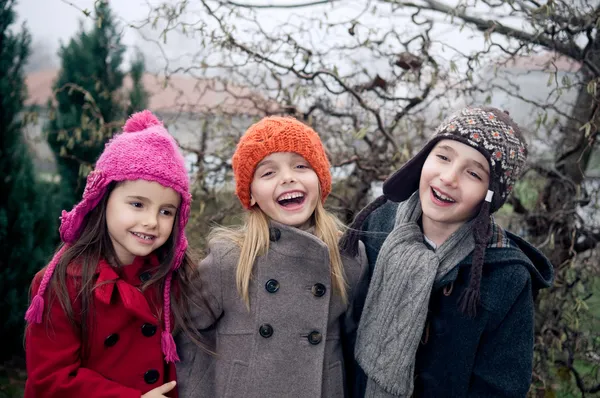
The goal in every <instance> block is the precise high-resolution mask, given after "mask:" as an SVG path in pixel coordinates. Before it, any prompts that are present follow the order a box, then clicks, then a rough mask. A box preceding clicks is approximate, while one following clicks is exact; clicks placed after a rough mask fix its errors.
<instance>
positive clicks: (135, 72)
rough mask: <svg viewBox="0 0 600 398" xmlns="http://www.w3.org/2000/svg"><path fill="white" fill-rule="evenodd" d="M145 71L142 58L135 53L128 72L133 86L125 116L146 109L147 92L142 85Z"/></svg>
mask: <svg viewBox="0 0 600 398" xmlns="http://www.w3.org/2000/svg"><path fill="white" fill-rule="evenodd" d="M145 71H146V63H145V61H144V56H143V55H142V54H141V53H137V56H136V58H135V60H134V61H133V62H132V63H131V69H130V71H129V75H130V76H131V82H132V85H133V86H132V88H131V91H130V92H129V106H128V107H127V114H129V115H131V114H132V113H134V112H138V111H141V110H144V109H146V108H147V107H148V92H147V91H146V89H145V87H144V83H143V77H144V72H145Z"/></svg>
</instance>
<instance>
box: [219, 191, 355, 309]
mask: <svg viewBox="0 0 600 398" xmlns="http://www.w3.org/2000/svg"><path fill="white" fill-rule="evenodd" d="M312 218H313V222H314V225H315V236H316V237H317V238H319V239H321V240H322V241H323V242H324V243H325V245H326V246H327V248H328V249H329V259H330V262H331V264H330V266H331V267H330V270H331V282H332V285H333V291H334V292H335V293H336V294H339V295H340V297H341V298H342V301H343V302H344V303H347V302H348V293H347V290H346V277H345V273H344V265H343V264H342V257H341V255H340V250H339V247H338V241H339V231H341V229H342V228H344V224H343V223H342V222H341V221H340V220H339V219H338V218H337V217H336V216H335V215H333V214H331V213H330V212H328V211H327V210H325V208H324V207H323V204H322V203H321V201H317V206H316V207H315V211H314V213H313V215H312ZM208 239H209V241H213V240H223V239H226V240H230V241H233V242H234V243H235V244H237V245H238V246H239V247H240V249H241V250H240V258H239V260H238V263H237V269H236V275H235V281H236V286H237V290H238V293H239V295H240V297H241V298H242V300H243V301H244V303H245V304H246V307H247V308H248V310H250V295H249V290H250V279H251V278H252V268H253V267H254V263H255V262H256V258H257V257H258V256H262V255H264V254H266V253H267V251H268V250H269V217H268V216H267V215H266V214H265V213H264V212H263V211H262V210H261V209H260V208H259V207H258V206H254V207H252V208H251V209H250V210H248V211H247V212H246V218H245V221H244V223H243V225H242V226H240V227H238V228H225V227H217V228H214V229H213V230H212V231H211V232H210V234H209V237H208Z"/></svg>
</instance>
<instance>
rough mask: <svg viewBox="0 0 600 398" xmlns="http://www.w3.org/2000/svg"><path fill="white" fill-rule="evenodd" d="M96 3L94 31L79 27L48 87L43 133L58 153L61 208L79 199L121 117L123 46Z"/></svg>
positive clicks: (105, 5)
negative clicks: (49, 94)
mask: <svg viewBox="0 0 600 398" xmlns="http://www.w3.org/2000/svg"><path fill="white" fill-rule="evenodd" d="M95 4H96V9H95V22H96V23H95V24H94V26H93V28H92V29H91V30H90V31H89V32H88V31H85V29H84V28H83V26H82V27H81V28H80V31H79V33H78V34H77V35H76V36H75V37H74V38H72V39H71V41H70V42H69V44H68V45H67V46H62V47H61V49H60V51H59V56H60V58H61V71H60V73H59V76H58V78H57V80H56V82H55V84H54V87H53V88H54V91H55V102H50V103H49V104H50V108H51V110H52V112H51V115H52V117H51V119H50V122H49V123H48V125H47V126H46V133H47V138H48V142H49V144H50V147H51V148H52V150H53V151H54V152H55V153H56V154H57V162H58V170H59V173H60V177H61V185H62V192H63V193H64V195H65V197H64V200H63V203H62V205H63V207H64V208H66V209H69V208H71V206H72V205H73V204H74V203H75V202H76V200H77V199H78V198H79V197H81V194H82V192H83V188H84V187H85V180H84V177H85V176H86V175H87V173H88V171H89V170H90V169H91V168H92V166H93V163H94V162H95V161H96V159H97V157H98V156H99V155H100V153H101V152H102V149H103V148H104V144H105V142H106V141H107V140H108V139H109V138H110V137H112V135H113V134H114V133H115V131H117V130H118V129H119V128H120V127H121V126H122V124H123V121H124V120H125V116H126V115H125V109H124V105H123V104H124V102H125V101H124V99H123V98H121V96H122V93H121V89H122V86H123V78H124V73H123V72H122V71H121V70H120V67H121V64H122V62H123V53H124V52H125V46H124V45H122V44H121V38H120V32H119V30H118V26H117V24H116V23H115V21H114V17H113V14H112V12H111V10H110V7H109V5H108V2H106V1H98V2H96V3H95Z"/></svg>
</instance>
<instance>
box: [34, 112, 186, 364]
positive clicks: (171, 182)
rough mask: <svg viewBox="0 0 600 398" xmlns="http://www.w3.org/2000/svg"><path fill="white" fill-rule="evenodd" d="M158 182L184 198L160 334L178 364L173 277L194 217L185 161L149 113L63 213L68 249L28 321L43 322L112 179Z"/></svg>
mask: <svg viewBox="0 0 600 398" xmlns="http://www.w3.org/2000/svg"><path fill="white" fill-rule="evenodd" d="M139 179H141V180H146V181H155V182H158V183H159V184H161V185H162V186H164V187H168V188H172V189H173V190H175V191H176V192H178V193H179V194H180V195H181V208H180V209H179V219H178V220H177V221H176V222H178V230H177V233H178V236H175V237H174V239H175V260H174V263H173V269H172V270H171V272H169V273H168V274H167V280H166V283H165V287H164V292H163V294H164V300H163V305H164V314H165V316H164V331H163V332H162V340H161V341H162V350H163V353H164V354H165V359H166V361H167V362H175V361H179V357H178V356H177V351H176V349H175V342H174V341H173V336H172V335H171V319H170V316H169V314H170V313H171V311H170V310H171V300H170V292H171V279H172V277H173V272H172V271H174V270H176V269H178V268H179V267H180V266H181V262H182V260H183V257H184V256H185V251H186V249H187V245H188V242H187V239H186V237H185V226H186V224H187V222H188V219H189V215H190V202H191V197H192V196H191V194H190V186H189V179H188V175H187V170H186V167H185V162H184V159H183V156H182V154H181V152H180V151H179V147H178V146H177V143H176V142H175V140H174V139H173V137H172V136H171V135H170V134H169V133H168V131H167V130H166V129H165V127H164V126H163V124H162V123H161V122H160V121H159V120H158V119H157V118H156V116H154V115H153V114H152V112H150V111H148V110H145V111H142V112H138V113H135V114H133V115H132V116H131V117H130V118H129V120H128V121H127V123H125V126H124V127H123V133H122V134H118V135H116V136H115V137H113V139H111V140H110V141H109V142H108V143H107V144H106V147H105V149H104V152H102V154H101V155H100V158H99V159H98V161H97V162H96V169H95V170H94V171H92V172H91V173H90V174H89V175H88V177H87V183H86V186H85V190H84V192H83V199H82V200H81V202H79V203H78V204H77V205H75V206H74V207H73V210H71V211H70V212H66V211H64V210H63V212H62V217H61V225H60V237H61V239H62V241H63V242H65V245H64V246H63V248H62V249H61V250H60V251H58V252H57V253H56V254H55V255H54V258H52V261H51V262H50V263H49V264H48V267H47V268H46V272H45V273H44V277H43V278H42V282H41V284H40V288H39V290H38V292H37V294H36V296H35V297H34V298H33V300H32V302H31V305H30V306H29V309H28V310H27V313H26V314H25V319H26V320H27V321H28V322H33V323H40V322H41V321H42V313H43V310H44V299H43V296H44V292H45V290H46V287H47V286H48V283H49V282H50V278H51V277H52V274H53V272H54V269H55V268H56V265H57V264H58V262H59V260H60V257H61V256H62V254H63V253H64V251H65V250H66V248H67V247H68V246H69V244H70V243H73V242H75V241H76V240H77V239H79V237H80V235H81V232H82V230H83V227H84V223H85V216H86V215H87V214H88V213H89V212H90V211H91V210H92V209H93V208H94V207H96V206H97V205H98V203H99V202H100V200H101V199H102V198H103V197H104V195H105V193H106V190H107V187H108V185H109V184H110V183H111V182H112V181H127V180H139Z"/></svg>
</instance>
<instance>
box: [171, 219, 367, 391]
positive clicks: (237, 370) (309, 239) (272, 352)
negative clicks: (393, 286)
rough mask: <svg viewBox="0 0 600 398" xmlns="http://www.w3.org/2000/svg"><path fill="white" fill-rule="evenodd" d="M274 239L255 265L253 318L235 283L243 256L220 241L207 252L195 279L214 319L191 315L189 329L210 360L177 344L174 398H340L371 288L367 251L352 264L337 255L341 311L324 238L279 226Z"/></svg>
mask: <svg viewBox="0 0 600 398" xmlns="http://www.w3.org/2000/svg"><path fill="white" fill-rule="evenodd" d="M270 238H271V239H270V240H271V242H270V244H269V250H268V252H267V254H266V255H264V256H260V257H259V258H257V260H256V262H255V264H254V269H253V278H252V280H251V283H250V311H248V309H247V307H246V305H245V303H244V302H243V301H242V299H241V297H240V296H239V294H238V291H237V288H236V283H235V275H236V267H237V262H238V259H239V255H240V250H239V248H238V247H237V246H236V245H235V244H234V243H231V242H226V241H219V242H216V243H212V244H211V245H210V247H209V250H210V251H209V254H208V256H207V257H206V258H205V259H204V260H203V261H202V262H201V263H200V265H199V268H200V280H201V282H202V284H203V286H204V289H208V291H209V295H208V302H210V303H211V304H210V305H211V307H212V308H210V310H211V311H212V313H213V314H214V317H216V318H217V321H214V317H211V316H209V315H208V314H207V313H206V312H202V311H196V313H195V326H196V327H197V328H198V329H200V330H202V331H203V335H204V337H205V338H206V339H207V340H209V341H211V342H212V343H214V347H215V351H216V356H213V355H210V354H207V353H206V352H205V351H203V350H202V349H200V348H198V347H197V346H195V345H194V344H193V343H191V342H190V341H187V340H186V337H184V336H183V335H180V336H179V337H178V339H177V343H178V351H179V354H180V358H181V362H180V363H179V364H177V379H178V389H179V396H180V397H182V398H188V397H190V398H191V397H219V398H220V397H223V398H229V397H246V398H252V397H294V398H302V397H307V398H308V397H310V398H314V397H327V398H336V397H344V396H346V394H347V387H346V382H347V380H346V379H347V377H348V376H347V375H346V369H345V367H346V366H345V364H344V357H345V356H346V357H347V358H348V359H347V361H348V362H350V363H351V359H352V353H353V349H354V345H353V342H354V338H355V332H356V328H357V325H356V324H355V323H353V321H352V320H353V319H356V317H355V316H353V312H358V311H360V310H361V309H360V308H356V306H357V305H362V302H363V300H364V298H356V297H353V293H354V292H357V291H361V290H363V289H364V287H363V286H362V284H366V283H368V281H367V272H368V265H367V259H366V254H365V251H364V247H361V250H360V253H359V255H358V256H357V257H356V258H344V257H342V261H343V264H344V269H345V276H346V281H347V285H348V298H349V300H348V303H344V302H343V301H342V299H341V297H340V296H339V295H338V294H337V293H335V292H333V289H332V284H331V277H330V261H329V251H328V249H327V246H326V245H325V244H324V243H323V242H322V241H321V240H320V239H318V238H317V237H315V236H314V235H312V234H311V233H309V232H306V231H302V230H300V229H298V228H294V227H289V226H286V225H282V224H278V223H275V222H272V223H271V227H270ZM359 284H360V287H359ZM350 368H352V366H349V369H350Z"/></svg>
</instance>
